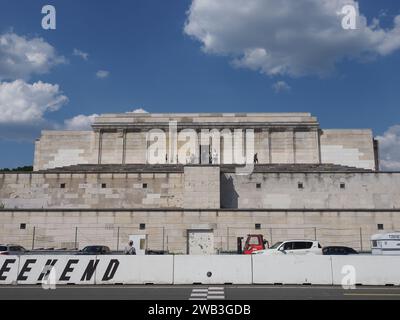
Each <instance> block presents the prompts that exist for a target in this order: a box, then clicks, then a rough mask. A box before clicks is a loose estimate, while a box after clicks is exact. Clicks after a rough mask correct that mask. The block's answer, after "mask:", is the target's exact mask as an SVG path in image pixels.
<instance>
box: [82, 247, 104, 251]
mask: <svg viewBox="0 0 400 320" xmlns="http://www.w3.org/2000/svg"><path fill="white" fill-rule="evenodd" d="M82 251H83V252H100V251H101V247H100V246H90V247H85V248H84V249H83V250H82Z"/></svg>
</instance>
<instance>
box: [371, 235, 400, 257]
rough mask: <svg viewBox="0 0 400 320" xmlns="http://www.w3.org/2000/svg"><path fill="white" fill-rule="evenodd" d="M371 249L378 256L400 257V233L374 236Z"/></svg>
mask: <svg viewBox="0 0 400 320" xmlns="http://www.w3.org/2000/svg"><path fill="white" fill-rule="evenodd" d="M371 249H372V254H376V255H400V232H391V233H378V234H374V235H373V236H372V237H371Z"/></svg>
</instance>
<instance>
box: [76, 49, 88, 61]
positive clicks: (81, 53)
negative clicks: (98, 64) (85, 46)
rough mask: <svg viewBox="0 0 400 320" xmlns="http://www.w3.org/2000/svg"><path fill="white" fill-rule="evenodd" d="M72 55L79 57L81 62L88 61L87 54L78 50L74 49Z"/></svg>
mask: <svg viewBox="0 0 400 320" xmlns="http://www.w3.org/2000/svg"><path fill="white" fill-rule="evenodd" d="M72 54H73V55H74V56H77V57H81V58H82V59H83V60H88V59H89V53H86V52H83V51H81V50H79V49H76V48H75V49H74V51H73V52H72Z"/></svg>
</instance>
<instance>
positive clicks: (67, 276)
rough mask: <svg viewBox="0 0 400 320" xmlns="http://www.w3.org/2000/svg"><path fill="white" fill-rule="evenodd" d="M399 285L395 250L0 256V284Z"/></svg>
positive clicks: (399, 276) (398, 260)
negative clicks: (322, 253) (340, 253)
mask: <svg viewBox="0 0 400 320" xmlns="http://www.w3.org/2000/svg"><path fill="white" fill-rule="evenodd" d="M38 283H39V284H40V283H42V284H45V285H51V284H71V283H74V284H116V283H122V284H146V283H154V284H193V283H202V284H225V283H233V284H251V283H254V284H274V283H282V284H305V283H307V284H324V285H332V284H334V285H343V284H344V285H351V284H363V285H389V284H390V285H400V256H367V255H366V256H363V255H351V256H315V255H306V256H295V255H282V256H265V255H252V256H251V255H208V256H188V255H185V256H183V255H182V256H180V255H177V256H169V255H160V256H157V255H154V256H153V255H149V256H125V255H104V256H84V255H25V256H20V257H18V256H0V285H3V284H38Z"/></svg>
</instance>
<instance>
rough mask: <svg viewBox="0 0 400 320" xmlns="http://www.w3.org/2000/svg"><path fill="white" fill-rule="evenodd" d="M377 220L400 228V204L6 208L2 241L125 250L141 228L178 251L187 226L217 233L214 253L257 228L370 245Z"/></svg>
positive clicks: (153, 243)
mask: <svg viewBox="0 0 400 320" xmlns="http://www.w3.org/2000/svg"><path fill="white" fill-rule="evenodd" d="M21 224H25V228H21ZM256 224H257V227H256ZM378 224H381V225H382V227H383V228H384V229H385V230H399V229H400V210H380V211H376V210H360V211H351V210H306V209H304V210H95V211H94V210H86V209H82V210H72V209H71V210H68V209H65V210H54V209H53V210H52V209H50V210H4V211H2V212H1V214H0V243H4V242H13V243H19V244H21V245H23V246H25V247H26V248H29V249H30V248H32V245H33V246H34V247H35V248H49V247H53V248H64V247H65V248H69V249H71V248H75V246H76V247H78V248H83V247H84V246H86V245H90V244H104V245H108V246H109V247H110V248H111V249H112V250H118V249H119V250H121V249H122V248H124V247H125V246H126V243H127V241H128V239H129V235H140V234H141V235H146V238H147V242H146V247H147V248H148V249H152V250H168V251H169V252H171V253H178V254H179V253H187V230H193V229H201V230H204V229H206V230H210V231H211V232H212V233H213V235H214V252H215V253H217V252H220V251H234V250H236V241H237V240H236V239H237V237H246V235H247V234H255V233H257V234H263V235H264V237H265V239H266V240H268V241H269V242H270V243H275V242H276V241H282V240H287V239H318V240H319V241H320V242H321V244H322V245H323V246H327V245H347V246H350V247H353V248H355V249H357V250H365V251H368V250H370V237H371V235H372V234H375V233H378V232H380V230H378ZM141 226H142V228H141Z"/></svg>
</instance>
